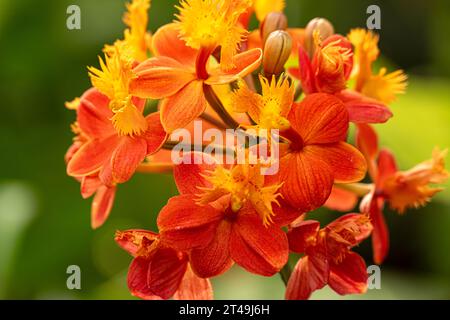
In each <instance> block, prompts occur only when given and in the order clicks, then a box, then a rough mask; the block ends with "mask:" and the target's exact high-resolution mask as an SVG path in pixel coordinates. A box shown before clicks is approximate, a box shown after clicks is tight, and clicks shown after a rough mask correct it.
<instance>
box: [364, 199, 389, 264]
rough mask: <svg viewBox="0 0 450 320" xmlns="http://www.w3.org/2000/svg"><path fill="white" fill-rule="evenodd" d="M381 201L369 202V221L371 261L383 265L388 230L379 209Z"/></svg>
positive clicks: (387, 244)
mask: <svg viewBox="0 0 450 320" xmlns="http://www.w3.org/2000/svg"><path fill="white" fill-rule="evenodd" d="M382 206H383V201H382V200H380V199H378V198H377V197H373V198H372V201H371V202H370V209H369V210H370V221H371V223H372V225H373V231H372V250H373V260H374V262H375V263H376V264H381V263H383V261H384V259H386V257H387V255H388V252H389V229H388V227H387V225H386V221H385V220H384V215H383V212H382V211H381V208H382Z"/></svg>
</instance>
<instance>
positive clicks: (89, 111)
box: [77, 88, 116, 139]
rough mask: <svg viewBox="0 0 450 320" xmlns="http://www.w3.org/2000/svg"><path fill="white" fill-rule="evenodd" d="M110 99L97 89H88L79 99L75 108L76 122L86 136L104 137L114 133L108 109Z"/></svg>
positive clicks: (110, 113)
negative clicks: (78, 103)
mask: <svg viewBox="0 0 450 320" xmlns="http://www.w3.org/2000/svg"><path fill="white" fill-rule="evenodd" d="M109 102H110V100H109V99H108V97H106V96H105V95H103V94H101V93H100V92H99V91H98V90H97V89H94V88H92V89H89V90H88V91H86V92H85V93H84V94H83V96H82V97H81V99H80V106H79V107H78V109H77V122H78V125H79V126H80V129H81V131H82V132H83V133H84V134H86V135H87V136H88V137H90V138H92V139H95V138H105V137H108V136H111V135H113V134H115V132H116V131H115V129H114V126H113V125H112V122H111V120H110V119H111V118H112V116H113V113H112V111H111V110H110V109H109Z"/></svg>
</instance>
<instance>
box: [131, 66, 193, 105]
mask: <svg viewBox="0 0 450 320" xmlns="http://www.w3.org/2000/svg"><path fill="white" fill-rule="evenodd" d="M133 71H134V73H135V74H136V78H135V79H133V80H131V82H130V93H131V94H133V95H134V96H137V97H140V98H146V99H161V98H166V97H169V96H172V95H174V94H175V93H177V92H178V91H180V90H181V89H182V88H183V87H184V86H186V85H187V84H188V83H189V82H191V81H192V80H194V79H195V78H196V76H195V74H194V72H193V70H191V69H189V68H186V67H184V66H183V65H182V64H180V63H179V62H178V61H176V60H174V59H172V58H168V57H153V58H150V59H148V60H146V61H144V62H142V63H141V64H139V65H138V66H137V67H136V68H135V69H134V70H133Z"/></svg>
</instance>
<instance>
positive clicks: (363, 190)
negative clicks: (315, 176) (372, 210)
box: [335, 183, 373, 197]
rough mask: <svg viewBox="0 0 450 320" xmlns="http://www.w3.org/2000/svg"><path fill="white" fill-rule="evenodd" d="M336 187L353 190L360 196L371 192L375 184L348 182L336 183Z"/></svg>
mask: <svg viewBox="0 0 450 320" xmlns="http://www.w3.org/2000/svg"><path fill="white" fill-rule="evenodd" d="M335 186H336V187H338V188H340V189H344V190H347V191H350V192H353V193H354V194H356V195H357V196H359V197H364V196H365V195H367V194H369V193H370V192H371V191H372V189H373V184H367V183H348V184H335Z"/></svg>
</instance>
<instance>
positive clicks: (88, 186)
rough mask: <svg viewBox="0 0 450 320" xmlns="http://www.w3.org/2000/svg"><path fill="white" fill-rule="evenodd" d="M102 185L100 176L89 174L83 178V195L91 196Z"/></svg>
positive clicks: (85, 197) (84, 197)
mask: <svg viewBox="0 0 450 320" xmlns="http://www.w3.org/2000/svg"><path fill="white" fill-rule="evenodd" d="M101 185H102V183H101V181H100V179H99V178H98V176H87V177H83V178H82V179H81V196H82V197H83V199H87V198H90V197H91V196H92V195H93V194H94V193H95V192H96V191H97V190H98V188H100V187H101Z"/></svg>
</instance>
